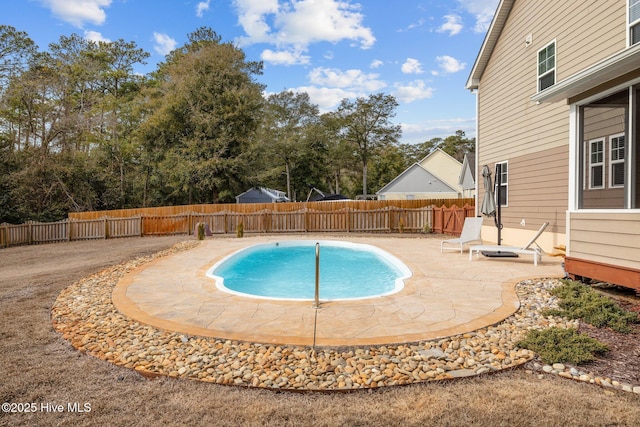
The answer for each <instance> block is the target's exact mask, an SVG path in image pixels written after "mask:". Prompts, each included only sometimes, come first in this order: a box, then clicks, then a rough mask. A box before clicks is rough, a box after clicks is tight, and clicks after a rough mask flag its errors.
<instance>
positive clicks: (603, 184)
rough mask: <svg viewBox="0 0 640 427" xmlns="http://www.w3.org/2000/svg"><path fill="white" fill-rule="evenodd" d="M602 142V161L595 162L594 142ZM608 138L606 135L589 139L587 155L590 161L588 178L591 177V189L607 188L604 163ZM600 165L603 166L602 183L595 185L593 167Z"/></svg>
mask: <svg viewBox="0 0 640 427" xmlns="http://www.w3.org/2000/svg"><path fill="white" fill-rule="evenodd" d="M597 142H600V143H602V151H601V152H602V160H601V161H600V162H593V150H592V147H593V146H592V144H594V143H597ZM606 152H607V150H606V139H605V138H604V137H602V138H594V139H590V140H589V141H587V156H588V157H589V162H588V164H587V173H588V178H589V186H588V188H589V190H602V189H603V188H605V173H604V165H605V160H606V159H605V158H606ZM598 166H600V167H601V168H602V185H599V186H597V187H596V186H594V185H593V176H594V174H593V168H594V167H598Z"/></svg>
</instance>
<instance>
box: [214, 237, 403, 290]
mask: <svg viewBox="0 0 640 427" xmlns="http://www.w3.org/2000/svg"><path fill="white" fill-rule="evenodd" d="M316 243H319V244H320V246H319V247H320V281H319V282H320V300H321V301H334V300H350V299H361V298H371V297H379V296H385V295H391V294H394V293H396V292H399V291H400V290H401V289H402V288H403V287H404V280H405V279H407V278H408V277H411V270H409V268H408V267H407V266H406V265H405V264H404V263H403V262H402V261H400V260H399V259H397V258H396V257H394V256H393V255H391V254H389V253H388V252H386V251H383V250H382V249H379V248H377V247H375V246H371V245H365V244H356V243H350V242H341V241H333V240H321V241H311V240H290V241H284V242H275V243H266V244H259V245H254V246H251V247H249V248H245V249H242V250H240V251H238V252H236V253H234V254H232V255H230V256H228V257H226V258H224V259H222V260H221V261H220V262H218V263H216V264H215V265H214V266H213V267H211V268H210V269H209V271H208V272H207V276H209V277H211V278H213V279H215V281H216V286H217V288H218V289H221V290H223V291H226V292H230V293H233V294H236V295H241V296H248V297H255V298H270V299H283V300H312V299H313V298H314V295H315V293H314V292H315V248H316Z"/></svg>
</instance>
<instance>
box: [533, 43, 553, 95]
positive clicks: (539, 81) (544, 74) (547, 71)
mask: <svg viewBox="0 0 640 427" xmlns="http://www.w3.org/2000/svg"><path fill="white" fill-rule="evenodd" d="M551 45H553V68H551V69H549V70H546V71H545V72H544V73H542V74H540V52H542V51H544V50H547V49H548V48H549V46H551ZM557 59H558V46H557V45H556V40H555V39H554V40H552V41H551V42H549V43H547V44H546V45H545V46H544V47H543V48H542V49H540V50H538V52H537V53H536V75H537V76H538V79H537V83H536V84H537V88H538V92H540V91H542V90H544V89H541V81H542V78H543V77H546V76H547V75H549V74H551V73H553V83H552V84H551V86H553V85H555V84H556V80H557V77H558V75H557V73H556V69H557V68H558V66H557V64H558V61H557ZM551 86H548V87H551ZM545 89H546V88H545Z"/></svg>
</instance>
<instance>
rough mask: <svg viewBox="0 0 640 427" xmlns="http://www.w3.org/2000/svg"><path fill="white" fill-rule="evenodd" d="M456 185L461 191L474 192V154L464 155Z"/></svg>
mask: <svg viewBox="0 0 640 427" xmlns="http://www.w3.org/2000/svg"><path fill="white" fill-rule="evenodd" d="M458 184H459V185H460V186H461V187H462V189H463V190H474V189H475V188H476V156H475V154H474V153H466V154H465V155H464V159H463V160H462V169H461V170H460V178H459V179H458Z"/></svg>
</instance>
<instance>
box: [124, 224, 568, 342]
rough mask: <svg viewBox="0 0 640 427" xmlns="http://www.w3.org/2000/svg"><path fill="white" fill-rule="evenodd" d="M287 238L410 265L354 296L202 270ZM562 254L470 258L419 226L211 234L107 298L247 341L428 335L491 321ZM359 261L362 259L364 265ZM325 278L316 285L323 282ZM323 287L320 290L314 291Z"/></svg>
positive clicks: (147, 317) (143, 316) (143, 270)
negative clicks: (406, 274) (257, 285)
mask: <svg viewBox="0 0 640 427" xmlns="http://www.w3.org/2000/svg"><path fill="white" fill-rule="evenodd" d="M284 240H345V241H350V242H354V243H365V244H370V245H374V246H377V247H379V248H381V249H384V250H385V251H387V252H389V253H391V254H392V255H394V256H396V257H397V258H399V259H400V260H402V261H403V262H404V263H405V264H406V265H407V266H408V267H409V268H410V269H411V271H412V273H413V275H412V277H410V278H409V279H407V280H406V281H405V288H404V289H403V290H402V291H400V292H399V293H396V294H394V295H390V296H385V297H377V298H368V299H363V300H357V301H332V302H324V303H322V304H321V307H320V308H319V309H315V308H313V307H312V302H311V301H304V302H298V301H277V300H265V299H256V298H248V297H240V296H236V295H232V294H229V293H226V292H224V291H221V290H219V289H217V288H216V286H215V283H214V281H213V279H211V278H208V277H207V276H206V271H207V270H208V269H209V268H210V267H211V266H213V264H215V263H216V262H217V261H219V260H220V259H222V258H223V257H225V256H227V255H229V254H231V253H233V252H235V251H237V250H239V249H242V248H244V247H247V246H251V245H254V244H258V243H267V242H279V241H284ZM561 261H562V259H561V258H555V257H549V256H543V259H542V263H540V264H539V265H538V266H537V267H534V265H533V262H532V259H531V257H528V256H521V257H520V258H516V259H513V258H511V259H489V258H484V257H482V256H480V257H479V258H474V260H473V261H469V258H468V253H466V252H465V253H464V254H460V252H459V251H454V250H448V251H445V252H444V253H442V254H441V253H440V239H437V238H432V237H422V236H407V237H405V236H375V235H372V236H362V235H341V236H335V235H332V236H329V235H304V236H299V235H296V236H274V235H269V236H249V237H245V238H242V239H238V238H231V237H214V238H210V239H207V240H205V241H203V242H202V244H201V245H199V246H197V247H196V248H193V249H190V250H187V251H183V252H179V253H175V254H172V255H169V256H166V257H161V258H157V259H155V260H154V261H152V262H151V263H149V264H145V265H143V266H141V267H139V268H138V269H136V270H134V271H132V272H131V273H129V274H127V275H125V276H124V277H123V278H122V279H121V280H120V281H119V282H118V283H117V285H116V286H115V288H114V291H113V295H112V299H113V303H114V305H115V306H116V308H117V309H118V310H120V311H121V312H122V313H124V314H125V315H126V316H128V317H130V318H132V319H134V320H137V321H139V322H142V323H145V324H149V325H152V326H155V327H158V328H161V329H165V330H168V331H174V332H182V333H187V334H193V335H200V336H205V337H215V338H226V339H230V340H239V341H247V342H258V343H271V344H289V345H317V346H344V345H348V346H357V345H379V344H392V343H393V344H395V343H407V342H415V341H420V340H431V339H436V338H441V337H447V336H451V335H456V334H462V333H466V332H470V331H474V330H477V329H480V328H483V327H486V326H489V325H493V324H496V323H498V322H500V321H502V320H504V319H505V318H507V317H509V316H510V315H511V314H513V313H514V312H515V311H516V310H517V309H518V307H519V300H518V297H517V295H516V292H515V284H516V283H517V282H519V281H521V280H524V279H529V278H542V277H545V278H552V277H562V276H563V275H564V273H563V270H562V266H561ZM362 268H366V267H365V266H363V267H362ZM321 286H322V285H321ZM321 295H322V291H321Z"/></svg>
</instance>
